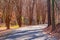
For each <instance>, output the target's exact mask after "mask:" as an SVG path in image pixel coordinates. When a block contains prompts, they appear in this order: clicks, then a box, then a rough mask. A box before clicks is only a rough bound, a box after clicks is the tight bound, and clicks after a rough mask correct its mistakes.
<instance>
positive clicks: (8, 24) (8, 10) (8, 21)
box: [4, 0, 10, 29]
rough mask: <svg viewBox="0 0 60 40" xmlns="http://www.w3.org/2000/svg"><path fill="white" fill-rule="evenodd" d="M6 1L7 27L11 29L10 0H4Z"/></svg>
mask: <svg viewBox="0 0 60 40" xmlns="http://www.w3.org/2000/svg"><path fill="white" fill-rule="evenodd" d="M4 1H5V5H6V6H5V12H4V13H5V23H6V27H7V29H10V5H9V4H10V0H4Z"/></svg>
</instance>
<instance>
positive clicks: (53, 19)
mask: <svg viewBox="0 0 60 40" xmlns="http://www.w3.org/2000/svg"><path fill="white" fill-rule="evenodd" d="M54 14H55V13H54V0H52V31H54V30H55V29H56V28H55V15H54Z"/></svg>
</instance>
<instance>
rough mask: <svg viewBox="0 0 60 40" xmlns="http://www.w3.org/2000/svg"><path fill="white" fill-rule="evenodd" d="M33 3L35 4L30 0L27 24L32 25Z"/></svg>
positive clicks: (33, 0)
mask: <svg viewBox="0 0 60 40" xmlns="http://www.w3.org/2000/svg"><path fill="white" fill-rule="evenodd" d="M34 4H35V0H31V3H30V6H29V11H30V15H29V18H30V19H29V25H32V20H33V10H34Z"/></svg>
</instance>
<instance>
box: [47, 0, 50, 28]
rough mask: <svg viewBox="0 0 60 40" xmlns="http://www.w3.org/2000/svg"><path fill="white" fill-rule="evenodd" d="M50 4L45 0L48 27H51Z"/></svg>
mask: <svg viewBox="0 0 60 40" xmlns="http://www.w3.org/2000/svg"><path fill="white" fill-rule="evenodd" d="M50 5H51V2H50V0H47V7H48V27H49V26H50V25H51V11H50V10H51V6H50Z"/></svg>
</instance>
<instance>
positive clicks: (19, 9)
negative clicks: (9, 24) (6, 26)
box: [15, 0, 22, 27]
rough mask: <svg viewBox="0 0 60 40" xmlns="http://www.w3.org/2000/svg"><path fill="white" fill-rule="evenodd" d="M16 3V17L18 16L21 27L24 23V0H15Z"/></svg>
mask: <svg viewBox="0 0 60 40" xmlns="http://www.w3.org/2000/svg"><path fill="white" fill-rule="evenodd" d="M15 5H16V18H17V22H18V25H19V27H21V25H22V18H21V16H22V14H21V13H22V0H15Z"/></svg>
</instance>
